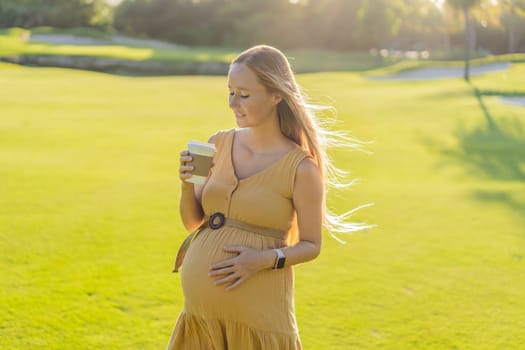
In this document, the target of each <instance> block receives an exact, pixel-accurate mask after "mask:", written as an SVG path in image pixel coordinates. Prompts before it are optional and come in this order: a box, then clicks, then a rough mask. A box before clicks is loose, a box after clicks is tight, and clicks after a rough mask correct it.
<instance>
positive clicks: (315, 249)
mask: <svg viewBox="0 0 525 350" xmlns="http://www.w3.org/2000/svg"><path fill="white" fill-rule="evenodd" d="M323 192H324V187H323V181H322V179H321V174H320V172H319V168H318V167H317V165H316V164H315V163H314V161H313V160H312V159H310V158H307V159H305V160H303V161H302V162H301V163H300V164H299V166H298V168H297V173H296V175H295V187H294V193H293V203H294V207H295V211H296V213H297V224H298V226H299V242H297V243H296V244H294V245H293V246H291V247H287V248H284V249H282V251H283V253H284V255H285V257H286V263H285V266H289V265H295V264H300V263H303V262H306V261H309V260H313V259H315V258H316V257H317V256H318V255H319V253H320V252H321V242H322V224H323V200H324V196H323Z"/></svg>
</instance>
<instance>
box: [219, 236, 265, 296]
mask: <svg viewBox="0 0 525 350" xmlns="http://www.w3.org/2000/svg"><path fill="white" fill-rule="evenodd" d="M224 251H225V252H228V253H235V254H237V256H235V257H233V258H229V259H224V260H221V261H218V262H216V263H214V264H212V265H210V272H209V276H211V277H216V276H218V277H219V278H217V279H216V280H215V285H219V284H227V286H226V290H231V289H233V288H235V287H237V286H238V285H240V284H241V283H243V282H244V281H246V280H247V279H248V278H250V277H251V276H252V275H254V274H256V273H257V272H259V271H261V270H264V269H268V268H271V267H272V266H273V263H274V261H275V252H274V251H273V250H257V249H253V248H250V247H246V246H225V247H224Z"/></svg>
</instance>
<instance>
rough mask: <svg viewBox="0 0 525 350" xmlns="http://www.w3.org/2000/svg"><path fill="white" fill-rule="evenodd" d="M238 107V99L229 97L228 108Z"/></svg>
mask: <svg viewBox="0 0 525 350" xmlns="http://www.w3.org/2000/svg"><path fill="white" fill-rule="evenodd" d="M238 105H239V98H238V97H237V96H235V95H233V96H230V108H234V107H237V106H238Z"/></svg>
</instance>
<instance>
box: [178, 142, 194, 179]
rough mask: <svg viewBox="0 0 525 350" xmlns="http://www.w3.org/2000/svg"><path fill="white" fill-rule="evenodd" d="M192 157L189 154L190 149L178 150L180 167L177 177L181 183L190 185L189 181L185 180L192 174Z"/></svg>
mask: <svg viewBox="0 0 525 350" xmlns="http://www.w3.org/2000/svg"><path fill="white" fill-rule="evenodd" d="M192 161H193V158H192V157H191V155H190V151H188V150H184V151H182V152H180V167H179V178H180V179H181V181H182V183H183V184H187V185H191V183H190V182H186V180H187V179H189V178H190V177H191V176H192V175H193V169H194V168H193V164H192Z"/></svg>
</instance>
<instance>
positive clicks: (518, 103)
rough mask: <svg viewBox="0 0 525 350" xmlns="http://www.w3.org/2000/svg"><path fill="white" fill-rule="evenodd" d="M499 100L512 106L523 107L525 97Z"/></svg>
mask: <svg viewBox="0 0 525 350" xmlns="http://www.w3.org/2000/svg"><path fill="white" fill-rule="evenodd" d="M500 100H501V101H503V102H505V103H509V104H512V105H516V106H521V107H525V96H510V97H509V96H502V97H500Z"/></svg>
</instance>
